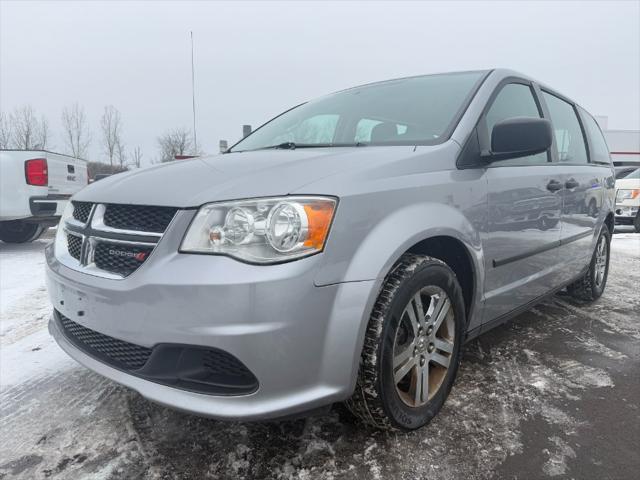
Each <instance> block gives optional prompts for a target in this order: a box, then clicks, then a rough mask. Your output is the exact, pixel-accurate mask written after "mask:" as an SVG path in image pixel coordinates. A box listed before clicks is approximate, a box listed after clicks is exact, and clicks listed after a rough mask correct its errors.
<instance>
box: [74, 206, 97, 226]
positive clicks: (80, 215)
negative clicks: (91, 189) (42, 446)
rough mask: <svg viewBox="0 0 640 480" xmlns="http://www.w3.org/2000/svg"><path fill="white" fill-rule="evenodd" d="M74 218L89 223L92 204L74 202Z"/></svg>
mask: <svg viewBox="0 0 640 480" xmlns="http://www.w3.org/2000/svg"><path fill="white" fill-rule="evenodd" d="M71 203H73V218H75V219H76V220H78V221H79V222H82V223H87V220H89V214H90V213H91V207H92V206H93V204H92V203H89V202H76V201H73V202H71Z"/></svg>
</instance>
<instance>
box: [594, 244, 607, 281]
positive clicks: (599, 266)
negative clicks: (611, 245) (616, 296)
mask: <svg viewBox="0 0 640 480" xmlns="http://www.w3.org/2000/svg"><path fill="white" fill-rule="evenodd" d="M607 248H608V246H607V239H606V237H605V236H604V235H601V236H600V240H599V241H598V245H597V246H596V265H595V281H596V286H598V287H600V286H601V285H602V283H603V282H604V277H605V273H606V271H607Z"/></svg>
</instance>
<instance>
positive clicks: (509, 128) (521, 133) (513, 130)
mask: <svg viewBox="0 0 640 480" xmlns="http://www.w3.org/2000/svg"><path fill="white" fill-rule="evenodd" d="M552 135H553V134H552V131H551V122H550V121H549V120H547V119H545V118H531V117H515V118H508V119H506V120H503V121H501V122H498V123H496V124H495V125H494V127H493V130H492V132H491V151H490V152H483V153H482V158H483V159H484V160H485V161H487V162H495V161H498V160H507V159H510V158H519V157H526V156H529V155H535V154H536V153H541V152H545V151H547V150H548V149H549V147H551V143H552V141H553V140H552V139H553V136H552Z"/></svg>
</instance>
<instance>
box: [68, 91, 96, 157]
mask: <svg viewBox="0 0 640 480" xmlns="http://www.w3.org/2000/svg"><path fill="white" fill-rule="evenodd" d="M62 127H63V128H64V140H65V146H66V148H67V152H68V153H69V154H71V155H73V156H74V157H77V158H86V157H87V153H88V150H89V144H90V143H91V132H90V131H89V125H88V124H87V116H86V115H85V113H84V108H82V107H81V106H80V105H79V104H78V103H74V104H73V105H71V107H65V109H64V110H63V111H62Z"/></svg>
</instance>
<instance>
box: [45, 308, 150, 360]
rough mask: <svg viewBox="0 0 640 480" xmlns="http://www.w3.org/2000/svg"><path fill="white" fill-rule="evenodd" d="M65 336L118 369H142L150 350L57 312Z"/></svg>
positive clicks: (77, 345)
mask: <svg viewBox="0 0 640 480" xmlns="http://www.w3.org/2000/svg"><path fill="white" fill-rule="evenodd" d="M57 314H58V317H59V318H60V324H61V325H62V329H63V333H64V334H65V336H66V337H67V338H68V339H69V340H70V341H71V342H72V343H73V344H74V345H75V346H76V347H78V348H80V349H81V350H83V351H85V352H87V353H89V354H92V355H93V356H95V357H98V358H100V359H102V360H104V361H106V362H107V363H109V364H111V365H114V366H116V367H118V368H125V369H127V370H138V369H140V368H142V367H144V365H145V363H147V360H148V359H149V356H150V355H151V349H150V348H145V347H141V346H140V345H135V344H133V343H129V342H124V341H122V340H118V339H117V338H113V337H109V336H108V335H104V334H102V333H99V332H96V331H95V330H91V329H90V328H87V327H83V326H82V325H80V324H78V323H75V322H74V321H72V320H70V319H69V318H67V317H65V316H64V315H62V314H61V313H60V312H57Z"/></svg>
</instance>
